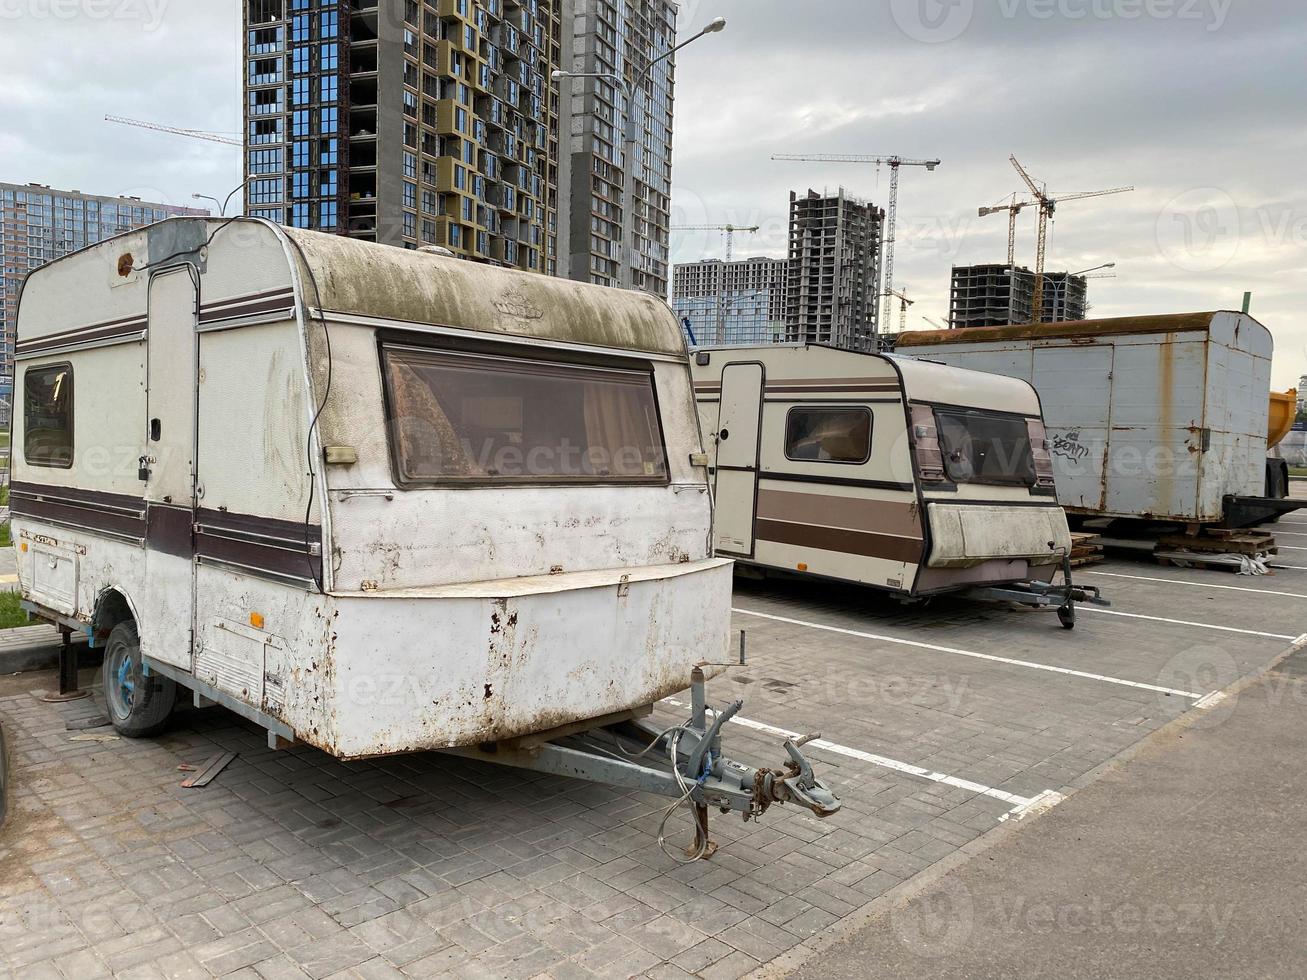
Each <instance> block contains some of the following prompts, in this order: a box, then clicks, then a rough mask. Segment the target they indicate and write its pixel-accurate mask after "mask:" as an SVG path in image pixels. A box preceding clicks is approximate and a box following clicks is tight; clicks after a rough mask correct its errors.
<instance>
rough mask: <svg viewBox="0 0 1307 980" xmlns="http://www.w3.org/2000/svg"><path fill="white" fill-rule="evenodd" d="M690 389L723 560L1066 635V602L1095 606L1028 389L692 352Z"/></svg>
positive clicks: (911, 367)
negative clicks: (996, 606) (986, 613)
mask: <svg viewBox="0 0 1307 980" xmlns="http://www.w3.org/2000/svg"><path fill="white" fill-rule="evenodd" d="M694 378H695V394H696V398H697V400H698V404H699V413H700V418H701V420H702V424H703V429H704V431H705V433H708V434H710V435H709V437H708V438H707V442H708V443H709V444H710V451H711V452H714V458H713V482H714V488H715V493H716V502H717V521H716V530H715V538H714V544H715V547H716V550H717V553H718V554H719V555H722V556H729V557H731V558H734V559H735V560H736V561H737V562H739V563H742V564H750V565H754V566H758V567H762V568H769V569H777V570H785V571H790V572H794V571H798V572H803V573H807V574H811V575H816V576H822V577H825V578H832V579H840V580H844V581H848V582H856V583H859V584H863V585H868V586H871V587H874V588H878V589H883V590H888V591H890V592H892V593H894V594H895V595H898V596H901V597H904V598H911V599H917V598H922V597H926V596H932V595H937V594H940V593H944V592H953V591H958V590H962V589H966V590H971V591H972V593H973V594H975V595H977V596H979V597H982V598H1002V599H1012V600H1015V601H1018V602H1023V603H1026V604H1030V605H1040V606H1044V605H1048V606H1056V607H1057V608H1058V609H1059V612H1060V615H1061V617H1062V621H1063V625H1065V626H1067V627H1068V628H1069V627H1070V626H1071V625H1073V624H1074V613H1073V608H1074V607H1073V600H1077V599H1078V600H1081V601H1101V600H1099V599H1098V596H1097V592H1096V591H1095V590H1093V589H1081V588H1075V587H1073V586H1072V585H1071V582H1070V573H1069V562H1068V560H1067V559H1068V556H1069V554H1070V551H1071V534H1070V530H1069V528H1068V526H1067V520H1066V514H1065V513H1064V512H1063V510H1062V508H1061V507H1060V506H1059V505H1058V502H1057V496H1056V489H1055V486H1054V482H1053V466H1052V460H1051V459H1050V457H1049V453H1048V449H1047V446H1046V440H1045V433H1044V423H1043V418H1042V415H1041V412H1040V404H1039V397H1038V395H1037V394H1036V393H1035V390H1034V389H1033V388H1032V387H1031V386H1030V385H1028V384H1026V383H1025V382H1022V381H1015V380H1013V379H1011V378H1004V377H998V376H996V375H989V374H981V373H979V372H976V371H966V370H961V369H958V368H953V367H946V366H945V365H942V364H934V363H930V362H926V361H918V360H913V359H911V358H902V357H893V356H888V355H881V354H870V353H860V352H855V351H847V350H838V349H835V348H831V347H823V346H819V345H813V344H771V345H765V346H759V347H730V348H714V349H701V350H699V351H697V352H696V354H695V357H694ZM1059 570H1061V571H1063V572H1064V574H1065V582H1064V584H1063V585H1061V586H1054V585H1053V580H1054V579H1055V577H1056V575H1057V573H1058V571H1059ZM982 589H983V590H985V591H980V590H982Z"/></svg>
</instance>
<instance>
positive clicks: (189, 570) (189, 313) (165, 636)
mask: <svg viewBox="0 0 1307 980" xmlns="http://www.w3.org/2000/svg"><path fill="white" fill-rule="evenodd" d="M198 297H199V291H198V289H197V288H196V283H195V279H194V278H193V273H192V270H191V267H190V266H186V267H184V268H181V269H171V270H168V271H166V272H161V273H159V274H158V275H156V276H154V277H153V278H152V279H151V280H150V298H149V304H150V305H149V334H148V341H147V348H148V354H147V360H146V397H145V401H146V410H145V419H144V424H145V452H144V454H143V457H142V459H141V472H140V476H141V479H142V481H143V484H144V489H145V504H146V528H147V530H146V556H145V562H146V580H147V582H148V586H147V606H148V608H146V609H142V610H140V613H141V619H142V622H141V623H139V624H138V625H139V627H140V629H141V651H142V652H143V653H145V654H146V655H147V656H150V657H154V658H155V659H156V660H161V661H163V662H164V663H167V664H172V665H174V666H177V667H182V668H183V669H185V670H190V669H191V636H192V630H193V626H194V623H193V618H194V611H195V591H194V589H195V586H194V582H195V573H194V555H195V548H194V544H193V541H194V538H193V535H192V527H193V525H194V523H195V517H194V509H195V417H196V416H195V404H196V391H195V380H196V374H195V364H196V326H197V322H198V321H197V315H198V313H197V302H198Z"/></svg>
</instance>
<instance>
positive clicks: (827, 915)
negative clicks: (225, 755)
mask: <svg viewBox="0 0 1307 980" xmlns="http://www.w3.org/2000/svg"><path fill="white" fill-rule="evenodd" d="M1275 531H1276V533H1277V536H1279V538H1280V544H1281V549H1282V550H1281V554H1280V561H1279V564H1281V565H1282V566H1285V567H1281V568H1280V569H1278V570H1277V571H1276V573H1275V574H1274V575H1272V576H1266V577H1258V578H1250V577H1240V576H1235V575H1233V574H1231V573H1228V572H1218V571H1204V570H1197V569H1181V568H1163V567H1161V566H1158V565H1153V564H1146V563H1144V562H1141V561H1133V560H1117V559H1111V560H1109V561H1107V562H1105V563H1103V564H1100V565H1097V566H1094V567H1093V568H1092V569H1091V570H1085V571H1084V573H1083V575H1082V578H1083V581H1085V582H1086V583H1088V584H1094V585H1098V586H1100V587H1101V588H1103V590H1104V592H1105V593H1106V594H1107V595H1108V597H1109V598H1110V599H1111V600H1112V602H1113V607H1112V609H1110V610H1106V611H1103V610H1091V609H1082V611H1081V614H1080V616H1079V625H1078V627H1077V629H1076V630H1074V631H1073V632H1067V631H1063V630H1062V629H1060V628H1059V627H1058V625H1057V620H1056V617H1055V616H1053V615H1052V614H1051V613H1036V612H1029V611H1019V610H1018V611H1012V610H1008V609H1006V608H1000V607H993V606H981V605H976V604H972V603H966V602H960V601H951V600H948V601H945V600H941V601H937V602H934V603H932V604H930V605H929V606H926V607H924V608H922V607H918V608H909V609H905V608H901V607H899V606H897V605H894V604H892V603H889V602H887V601H884V600H882V599H879V598H877V597H874V596H871V595H868V594H866V593H863V592H859V591H857V590H852V589H843V588H838V587H832V586H830V585H818V584H815V583H802V582H750V581H745V580H740V581H738V582H737V591H736V596H735V600H734V607H735V611H736V612H735V627H736V628H737V629H741V630H746V631H747V638H748V643H747V648H748V652H749V662H748V665H747V666H745V667H742V668H733V669H731V670H730V671H728V672H727V674H726V675H725V676H724V677H723V678H720V679H718V680H716V681H714V682H713V683H712V684H711V685H710V687H709V695H710V697H712V698H713V699H714V700H718V701H723V700H727V699H728V698H734V697H742V698H744V700H745V709H744V711H743V712H742V713H741V718H742V719H743V721H742V722H741V723H739V724H732V725H731V726H729V730H728V732H727V750H728V752H729V753H730V754H732V755H734V756H736V757H738V758H743V759H747V760H749V761H752V762H756V763H759V764H770V765H776V764H778V763H779V762H780V761H781V758H782V756H783V753H782V751H781V748H780V741H781V737H782V734H783V733H784V732H787V731H788V732H802V733H807V732H811V731H820V732H821V733H822V741H821V742H820V743H814V746H810V747H809V748H810V749H811V753H810V757H811V758H812V759H813V760H814V762H815V763H816V764H817V766H818V770H819V773H820V774H821V775H822V776H823V778H825V779H826V780H827V782H828V783H829V784H831V786H832V788H834V790H835V791H836V792H837V794H838V795H839V796H840V797H841V798H842V800H843V802H844V809H843V811H842V812H841V813H839V814H837V815H836V816H835V817H833V818H831V819H829V820H826V821H820V820H818V819H816V818H815V817H812V816H810V815H808V814H807V813H806V812H802V811H795V810H792V809H787V808H780V809H773V810H772V811H770V812H769V813H768V814H767V815H766V816H765V817H764V818H763V820H762V822H761V823H759V824H755V823H749V824H744V823H742V822H740V821H739V820H738V819H736V818H727V817H715V819H714V822H713V825H712V827H713V836H714V838H715V839H716V840H717V841H718V842H719V844H720V845H721V848H720V850H719V852H718V853H717V855H716V856H715V857H714V858H713V859H712V860H711V861H707V862H700V863H697V864H693V865H678V864H676V863H675V862H673V861H672V860H670V859H669V858H668V857H666V856H665V855H664V854H663V853H662V852H661V850H660V849H659V847H658V846H657V842H656V839H655V837H656V828H657V825H658V820H659V816H660V813H661V810H662V809H663V807H664V805H665V802H664V801H663V800H662V799H661V798H658V797H653V796H647V795H642V794H638V793H628V792H623V791H619V790H614V789H610V788H607V787H603V786H596V785H591V784H586V783H581V782H575V781H569V780H564V779H558V778H552V777H542V776H537V775H534V774H529V773H523V772H518V771H513V770H507V769H499V768H494V767H488V766H485V765H481V764H477V763H471V762H467V761H463V760H458V759H454V758H450V757H446V756H442V755H439V754H428V755H419V756H403V757H396V758H388V759H380V760H376V761H372V762H363V763H351V764H343V763H340V762H336V761H334V760H332V759H330V758H328V757H327V756H325V755H323V754H322V753H320V752H317V751H315V750H311V749H306V748H302V747H297V748H292V749H290V750H285V751H281V752H271V751H269V750H268V749H267V748H266V746H265V741H264V738H263V736H262V734H261V733H260V732H258V731H256V730H254V729H252V728H251V727H249V726H247V725H246V724H245V723H244V722H242V721H240V720H239V719H237V718H236V717H235V716H233V715H230V714H227V713H225V712H223V711H222V710H221V709H209V710H206V711H203V712H196V711H189V712H186V713H184V714H182V715H180V716H179V717H178V719H177V721H176V724H175V725H174V726H173V728H172V729H171V730H170V731H169V732H168V733H167V734H165V735H164V736H163V737H161V738H159V739H156V740H154V741H142V742H134V741H128V740H121V739H113V738H109V739H107V740H102V739H101V736H103V735H104V733H105V732H106V731H107V730H105V729H96V730H93V731H92V732H90V733H89V735H90V736H91V737H90V738H87V737H85V736H87V735H88V733H86V732H78V731H71V730H68V729H67V727H66V724H67V721H68V720H69V719H71V718H76V717H83V716H85V715H87V714H88V713H92V712H93V711H94V708H93V706H91V705H90V704H89V703H88V702H77V703H73V704H68V705H62V706H60V705H51V704H47V703H44V702H42V701H40V700H39V699H38V698H35V697H33V696H32V694H31V693H30V691H31V690H32V689H35V688H39V687H49V686H51V685H52V684H53V683H54V681H53V678H52V676H51V675H50V674H49V673H46V674H39V675H23V676H20V677H18V678H9V679H4V680H0V716H3V720H4V722H5V727H6V730H7V732H8V733H9V738H10V741H11V743H12V750H13V753H14V762H15V783H16V785H15V787H14V794H15V795H14V801H13V814H12V816H11V820H10V823H9V825H7V826H6V828H5V830H4V831H3V834H0V977H8V976H19V975H21V976H23V977H24V978H26V977H38V976H63V977H70V978H71V977H78V978H82V977H94V976H107V975H111V974H112V975H115V976H133V977H135V976H139V977H163V976H166V977H190V976H195V977H208V976H228V975H233V976H248V977H254V976H262V977H267V978H274V977H299V976H310V977H315V978H317V977H328V976H358V977H381V976H397V975H407V976H438V975H442V974H448V975H451V976H460V977H469V976H486V977H500V976H511V977H533V976H553V977H558V978H571V977H586V976H590V975H595V976H605V977H607V976H613V977H625V976H649V977H657V978H665V977H680V976H685V975H698V976H703V977H709V978H718V977H722V978H725V977H738V976H742V975H746V974H750V973H755V972H765V973H769V974H779V973H783V972H784V971H785V970H787V969H790V968H793V967H798V966H801V965H803V964H804V963H805V962H807V961H808V960H809V954H810V953H811V951H812V950H814V949H816V948H818V947H820V946H821V945H822V944H823V943H825V942H827V941H828V940H829V937H831V936H833V935H835V934H837V933H838V932H839V931H840V930H841V929H844V928H848V927H849V926H850V924H852V923H856V922H857V921H859V920H860V918H862V917H864V916H865V915H866V914H867V910H868V908H869V907H872V903H874V902H876V901H877V900H880V901H882V902H883V901H885V900H886V896H890V895H893V894H896V893H897V892H896V890H902V889H903V888H905V887H908V888H910V887H911V886H912V884H913V883H914V882H917V881H922V880H925V879H927V878H928V877H929V876H931V875H932V874H936V873H937V872H938V871H939V869H940V868H942V867H946V866H951V865H953V864H956V863H957V862H959V861H960V860H965V859H966V858H968V857H969V856H970V855H971V854H972V853H973V852H974V851H975V850H976V849H977V848H978V847H979V846H981V845H983V844H984V843H985V840H984V839H988V838H989V836H991V835H1002V834H1013V833H1016V834H1020V833H1021V832H1022V830H1023V829H1024V828H1025V827H1027V826H1030V824H1028V823H1026V821H1033V820H1038V819H1039V814H1040V813H1041V812H1042V811H1044V810H1046V809H1049V808H1052V807H1055V806H1057V805H1058V804H1059V801H1060V800H1062V799H1063V798H1064V796H1066V795H1067V794H1070V793H1073V792H1075V791H1076V789H1078V788H1079V787H1081V786H1084V785H1086V784H1088V783H1089V782H1091V781H1092V780H1093V779H1094V777H1095V774H1096V772H1097V771H1098V770H1100V769H1101V768H1102V767H1103V766H1104V765H1105V764H1106V763H1108V762H1109V761H1111V760H1112V759H1113V758H1115V757H1116V756H1118V754H1120V753H1122V752H1123V751H1125V750H1127V749H1129V748H1130V747H1131V746H1134V745H1136V744H1137V743H1138V742H1139V741H1140V740H1141V739H1143V738H1145V737H1146V736H1148V735H1149V734H1150V733H1152V732H1154V731H1156V730H1157V729H1158V728H1160V727H1162V726H1164V725H1166V724H1167V723H1168V722H1169V721H1171V720H1173V719H1175V718H1177V717H1179V716H1180V715H1181V714H1183V713H1185V712H1189V711H1195V712H1204V713H1206V715H1207V717H1208V718H1210V724H1212V725H1217V724H1219V723H1220V720H1221V713H1222V711H1223V710H1225V707H1226V702H1225V701H1223V700H1222V698H1221V697H1220V695H1219V694H1215V692H1219V691H1220V690H1221V689H1222V688H1225V687H1227V686H1229V685H1230V684H1232V683H1233V682H1234V681H1236V680H1237V679H1238V678H1240V677H1242V676H1244V675H1246V674H1249V673H1250V672H1253V671H1256V670H1258V669H1260V668H1262V667H1264V666H1265V665H1267V664H1268V663H1270V662H1271V661H1273V660H1275V659H1276V658H1277V657H1278V656H1280V655H1281V654H1282V653H1283V652H1284V651H1285V650H1286V648H1288V647H1289V646H1290V645H1291V644H1292V643H1293V642H1294V640H1295V639H1297V638H1299V637H1301V636H1302V635H1303V634H1304V632H1307V614H1305V613H1304V609H1305V608H1307V607H1305V606H1304V603H1303V599H1304V598H1307V514H1304V515H1290V516H1289V517H1287V518H1286V519H1285V520H1284V521H1283V522H1282V523H1281V524H1280V525H1278V526H1277V527H1276V528H1275ZM659 713H660V714H663V715H665V716H666V717H667V718H668V719H671V718H673V717H675V715H676V714H677V713H679V709H678V708H676V707H674V706H671V705H664V706H661V707H660V709H659ZM224 750H225V751H233V752H236V753H238V755H237V758H236V759H235V760H234V761H233V762H232V763H231V765H229V766H228V767H227V768H226V769H225V770H224V771H223V772H222V773H221V774H220V775H219V776H218V777H217V779H215V780H214V781H213V782H212V783H211V784H209V785H208V786H206V787H204V788H201V789H182V788H181V787H180V785H179V784H180V782H181V780H182V778H184V773H181V772H179V771H178V766H179V765H180V764H183V763H196V762H202V761H203V760H205V759H206V758H208V757H210V756H212V755H213V754H214V753H216V752H220V751H224ZM1232 805H1233V804H1232ZM678 827H679V828H680V830H681V831H682V832H685V831H687V830H688V825H687V824H685V823H684V822H682V823H680V824H679V825H678Z"/></svg>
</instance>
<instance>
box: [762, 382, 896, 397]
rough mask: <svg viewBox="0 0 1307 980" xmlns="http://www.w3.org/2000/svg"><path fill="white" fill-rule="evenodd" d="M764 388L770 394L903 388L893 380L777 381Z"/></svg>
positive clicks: (849, 391) (851, 391) (851, 392)
mask: <svg viewBox="0 0 1307 980" xmlns="http://www.w3.org/2000/svg"><path fill="white" fill-rule="evenodd" d="M766 390H767V393H768V394H771V393H773V392H787V393H791V394H795V393H800V392H809V391H811V392H824V391H838V392H847V393H850V394H854V393H857V392H861V391H893V392H899V391H902V390H903V389H902V388H900V387H899V386H898V385H897V384H895V383H893V382H887V383H882V384H845V385H829V384H822V385H792V384H784V383H778V384H772V383H768V385H767V388H766Z"/></svg>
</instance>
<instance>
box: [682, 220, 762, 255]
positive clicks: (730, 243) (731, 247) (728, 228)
mask: <svg viewBox="0 0 1307 980" xmlns="http://www.w3.org/2000/svg"><path fill="white" fill-rule="evenodd" d="M672 231H720V232H725V233H726V261H727V262H729V261H731V257H732V256H733V255H734V254H735V233H736V232H737V231H743V232H748V233H749V234H751V235H756V234H757V233H758V231H759V226H758V225H749V226H747V227H745V226H743V225H672Z"/></svg>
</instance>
